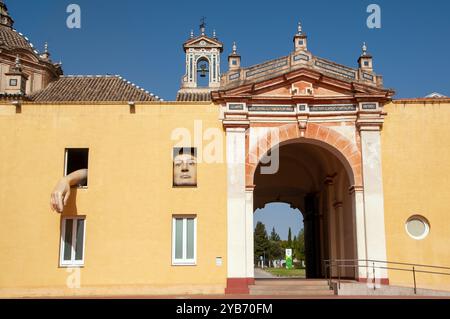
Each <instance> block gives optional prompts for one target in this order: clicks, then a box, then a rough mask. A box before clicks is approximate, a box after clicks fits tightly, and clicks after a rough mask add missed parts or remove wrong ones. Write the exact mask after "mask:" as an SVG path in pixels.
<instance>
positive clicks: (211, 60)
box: [179, 18, 223, 93]
mask: <svg viewBox="0 0 450 319" xmlns="http://www.w3.org/2000/svg"><path fill="white" fill-rule="evenodd" d="M183 49H184V52H185V54H186V73H185V75H184V76H183V78H182V81H181V89H180V91H179V93H209V92H211V90H213V89H215V88H219V87H220V54H221V53H222V52H223V44H222V42H220V41H219V40H218V38H217V36H216V32H215V31H214V32H213V34H212V36H208V35H207V34H206V23H205V18H203V19H202V20H201V24H200V34H199V35H198V36H195V35H194V31H191V35H190V38H189V39H188V40H187V41H186V42H185V43H184V44H183Z"/></svg>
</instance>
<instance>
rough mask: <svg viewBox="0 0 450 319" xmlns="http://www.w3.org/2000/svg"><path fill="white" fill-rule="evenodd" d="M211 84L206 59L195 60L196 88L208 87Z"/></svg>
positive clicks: (208, 64) (208, 65)
mask: <svg viewBox="0 0 450 319" xmlns="http://www.w3.org/2000/svg"><path fill="white" fill-rule="evenodd" d="M210 82H211V74H210V63H209V60H208V58H206V57H201V58H199V59H198V60H197V86H198V87H209V86H210Z"/></svg>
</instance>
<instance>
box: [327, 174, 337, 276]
mask: <svg viewBox="0 0 450 319" xmlns="http://www.w3.org/2000/svg"><path fill="white" fill-rule="evenodd" d="M325 187H326V196H327V197H326V205H327V216H326V218H327V225H328V229H327V231H328V247H329V250H328V252H329V256H328V259H330V260H331V261H335V260H336V259H338V254H337V234H336V229H337V227H336V225H337V222H336V214H335V211H334V207H333V200H334V183H333V178H332V177H327V179H326V181H325ZM332 270H333V271H332V276H337V274H338V269H337V268H336V267H333V268H332Z"/></svg>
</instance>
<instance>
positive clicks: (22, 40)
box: [0, 0, 37, 54]
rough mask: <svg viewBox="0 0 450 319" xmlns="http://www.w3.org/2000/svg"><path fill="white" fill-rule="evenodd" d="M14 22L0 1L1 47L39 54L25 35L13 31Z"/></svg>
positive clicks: (1, 0) (0, 0)
mask: <svg viewBox="0 0 450 319" xmlns="http://www.w3.org/2000/svg"><path fill="white" fill-rule="evenodd" d="M13 25H14V20H13V19H12V18H11V16H10V15H9V13H8V8H7V6H6V4H5V3H4V2H3V0H0V47H2V48H5V49H7V50H11V51H12V50H15V49H24V50H28V51H31V53H34V54H37V52H36V51H35V50H34V49H33V45H32V44H31V43H30V42H29V41H28V39H27V38H26V37H25V36H23V34H21V33H19V32H17V31H16V30H14V29H13Z"/></svg>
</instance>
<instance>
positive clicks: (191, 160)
mask: <svg viewBox="0 0 450 319" xmlns="http://www.w3.org/2000/svg"><path fill="white" fill-rule="evenodd" d="M173 186H190V187H196V186H197V149H196V148H193V147H183V148H174V150H173Z"/></svg>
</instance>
